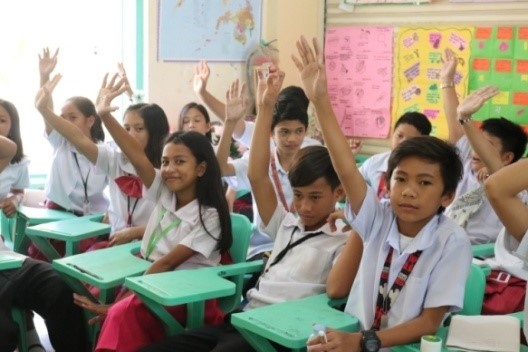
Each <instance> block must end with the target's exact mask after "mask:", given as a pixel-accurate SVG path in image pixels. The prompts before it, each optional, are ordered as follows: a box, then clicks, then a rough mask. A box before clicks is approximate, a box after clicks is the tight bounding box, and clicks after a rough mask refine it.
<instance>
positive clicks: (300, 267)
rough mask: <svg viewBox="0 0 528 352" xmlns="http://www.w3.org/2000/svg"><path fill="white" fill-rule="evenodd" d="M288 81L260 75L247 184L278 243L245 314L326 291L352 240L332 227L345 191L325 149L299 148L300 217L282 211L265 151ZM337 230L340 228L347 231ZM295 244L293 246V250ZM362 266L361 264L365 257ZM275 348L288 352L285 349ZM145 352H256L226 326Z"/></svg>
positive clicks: (294, 177)
mask: <svg viewBox="0 0 528 352" xmlns="http://www.w3.org/2000/svg"><path fill="white" fill-rule="evenodd" d="M282 79H283V75H281V73H280V72H277V71H275V70H274V68H272V69H271V73H270V75H269V77H268V78H267V79H265V78H264V77H262V76H261V75H260V76H259V80H260V81H261V82H265V85H264V86H263V87H259V88H258V89H259V92H258V95H259V97H261V98H260V99H259V100H258V101H257V104H258V108H259V109H258V111H259V113H258V115H257V120H256V125H255V127H256V130H255V131H256V132H257V133H256V134H255V136H254V138H253V140H252V143H251V150H252V153H251V154H250V158H249V170H250V171H249V178H250V180H251V185H252V186H253V189H254V190H255V191H254V195H255V200H256V202H257V206H258V210H259V213H260V214H261V217H262V223H261V225H260V226H261V229H262V230H263V231H264V232H265V233H267V234H269V236H271V237H272V238H273V239H274V247H273V252H272V253H273V254H272V255H271V257H270V259H269V261H268V262H267V265H266V270H264V272H263V273H262V274H261V276H260V280H259V284H258V286H256V287H255V288H252V289H251V290H250V291H249V292H248V304H247V305H246V307H245V308H244V309H246V310H249V309H253V308H257V307H261V306H265V305H268V304H273V303H277V302H282V301H287V300H291V299H295V298H300V297H305V296H309V295H314V294H318V293H322V292H324V289H325V279H326V276H327V275H328V272H329V270H330V268H331V267H332V263H333V262H334V261H335V259H336V257H337V256H338V255H339V253H340V252H341V250H342V248H343V244H344V243H345V241H346V240H347V237H348V236H347V234H346V233H343V232H341V231H340V230H337V231H332V230H331V229H330V226H329V225H328V224H327V223H326V218H327V217H328V216H329V215H330V214H331V213H332V212H333V210H334V205H335V202H336V201H337V200H338V199H339V198H340V197H341V196H342V194H343V189H342V187H341V185H340V184H339V180H338V178H337V175H336V173H335V171H334V169H333V167H332V163H331V160H330V155H329V154H328V151H327V150H326V148H325V147H322V146H311V147H306V148H303V149H301V150H300V151H299V152H298V153H297V154H296V156H295V159H294V161H293V164H292V167H291V169H290V172H289V174H288V177H289V179H290V182H291V185H292V187H293V189H294V194H295V196H294V200H293V202H294V204H295V208H296V209H297V210H298V212H299V217H297V216H296V215H295V214H294V213H292V212H289V211H288V209H286V208H284V206H283V205H282V204H281V203H280V202H279V201H278V199H277V196H276V195H275V192H274V190H273V183H272V181H271V178H270V176H269V174H268V168H269V158H270V152H269V149H268V148H267V145H268V131H269V130H270V129H271V124H272V114H273V107H274V106H275V102H276V100H277V95H278V94H279V91H280V86H281V84H282ZM232 87H233V86H232ZM263 88H265V90H264V91H263ZM235 92H236V89H234V90H231V91H230V94H229V95H230V96H231V97H233V93H235ZM235 95H236V93H235ZM230 101H231V99H230V98H228V100H227V107H228V109H227V114H226V116H227V117H226V122H225V123H226V127H227V125H232V126H234V125H236V123H237V121H238V119H240V118H243V116H244V115H243V109H242V110H241V111H242V114H239V115H231V114H230V111H233V110H232V109H230ZM239 112H240V110H239ZM230 139H231V135H227V134H224V135H223V136H222V139H221V142H220V143H229V141H230ZM339 225H340V226H339V227H340V228H341V225H344V224H343V223H340V224H339ZM300 241H302V242H300ZM289 244H295V245H294V246H292V247H290V248H289V249H287V248H288V245H289ZM282 253H284V254H282ZM359 254H360V256H361V252H359ZM360 256H359V257H360ZM356 260H357V261H358V262H359V258H356ZM276 348H278V349H279V350H283V348H282V349H281V346H276ZM142 351H181V352H184V351H189V352H191V351H192V352H202V351H203V352H205V351H215V352H230V351H237V352H244V351H253V349H252V348H251V346H250V345H249V343H248V342H247V341H246V340H245V339H244V338H243V337H242V335H240V334H239V333H238V331H237V330H236V329H235V328H234V327H233V326H232V325H231V324H230V323H229V322H226V323H224V324H221V325H216V326H210V327H206V328H200V329H195V330H191V331H188V332H184V333H182V334H178V335H175V336H172V337H170V338H169V339H167V340H166V341H164V342H161V343H159V344H155V345H152V346H149V347H146V348H144V349H143V350H142Z"/></svg>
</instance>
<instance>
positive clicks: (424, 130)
mask: <svg viewBox="0 0 528 352" xmlns="http://www.w3.org/2000/svg"><path fill="white" fill-rule="evenodd" d="M402 123H406V124H408V125H411V126H413V127H414V128H416V129H417V130H418V132H420V134H421V135H423V136H428V135H429V134H430V133H431V129H432V126H431V122H430V121H429V119H428V118H427V116H425V115H424V114H422V113H421V112H418V111H410V112H406V113H404V114H403V115H401V116H400V118H399V119H398V120H397V121H396V124H395V125H394V129H396V128H397V127H398V126H399V125H401V124H402Z"/></svg>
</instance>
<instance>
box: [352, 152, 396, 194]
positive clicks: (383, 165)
mask: <svg viewBox="0 0 528 352" xmlns="http://www.w3.org/2000/svg"><path fill="white" fill-rule="evenodd" d="M390 155H391V151H388V152H385V153H379V154H375V155H372V156H371V157H369V158H368V159H367V160H365V162H364V163H363V164H361V166H360V167H359V172H360V173H361V174H362V175H363V178H364V179H365V181H366V182H367V184H368V185H370V187H372V189H374V190H375V191H376V193H377V194H378V198H388V196H389V195H388V194H387V190H386V189H387V188H386V185H385V174H386V173H387V168H388V164H389V157H390Z"/></svg>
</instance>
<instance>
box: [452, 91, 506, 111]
mask: <svg viewBox="0 0 528 352" xmlns="http://www.w3.org/2000/svg"><path fill="white" fill-rule="evenodd" d="M497 94H499V89H498V88H497V87H494V86H485V87H482V88H480V89H477V90H476V91H474V92H473V93H471V94H470V95H468V96H467V97H466V99H464V101H462V102H461V103H460V104H459V105H458V107H457V114H458V116H459V118H467V117H471V115H473V114H474V113H475V112H477V111H478V110H479V109H480V108H481V107H482V105H484V103H485V102H487V101H488V100H489V99H491V98H493V97H494V96H496V95H497Z"/></svg>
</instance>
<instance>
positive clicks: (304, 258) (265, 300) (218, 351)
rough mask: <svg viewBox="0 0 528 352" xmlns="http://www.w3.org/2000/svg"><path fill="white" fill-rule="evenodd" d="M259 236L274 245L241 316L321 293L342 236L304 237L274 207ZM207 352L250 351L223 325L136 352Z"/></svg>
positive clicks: (325, 231)
mask: <svg viewBox="0 0 528 352" xmlns="http://www.w3.org/2000/svg"><path fill="white" fill-rule="evenodd" d="M336 225H337V228H338V229H341V228H343V226H344V223H342V222H341V221H338V223H337V224H336ZM261 230H262V231H263V232H265V233H267V234H268V235H269V236H270V237H272V238H273V239H274V240H275V245H274V247H273V252H272V253H273V254H272V255H271V257H270V258H269V260H268V262H267V265H266V269H265V270H264V272H263V273H262V275H261V276H260V280H259V282H258V284H257V286H256V287H255V288H253V289H251V290H250V291H248V296H247V297H248V300H249V302H248V304H247V305H246V306H245V307H244V310H249V309H253V308H258V307H262V306H266V305H268V304H273V303H279V302H284V301H288V300H292V299H297V298H302V297H307V296H311V295H316V294H320V293H323V292H325V290H326V278H327V276H328V273H329V272H330V269H331V267H332V265H333V264H334V262H335V260H336V258H337V256H338V255H339V254H340V253H341V250H342V249H343V247H344V245H345V243H346V241H347V239H348V233H343V232H341V231H340V230H337V231H335V232H331V230H330V227H329V225H328V224H325V225H324V226H322V227H321V228H320V229H318V230H317V231H305V230H304V224H303V223H302V222H301V220H300V219H299V218H297V217H295V215H294V214H292V213H290V212H287V211H286V210H285V209H284V207H283V206H282V205H280V204H279V205H278V206H277V208H276V209H275V212H274V213H273V216H272V218H271V220H270V221H269V223H268V225H267V226H262V225H261ZM314 233H317V235H315V236H314V237H311V238H309V239H307V240H306V241H304V242H302V243H299V244H298V245H297V246H295V247H293V248H291V249H290V250H288V251H287V252H285V255H284V256H283V257H282V259H281V260H279V261H278V262H276V264H274V265H272V263H273V262H274V261H275V260H276V259H277V257H278V255H279V253H280V252H281V251H282V250H283V249H284V248H286V247H287V246H288V244H290V243H294V242H295V241H297V240H299V239H300V238H303V237H306V236H310V234H314ZM274 347H275V348H276V349H277V350H278V351H283V350H287V349H285V348H284V347H282V346H279V345H275V346H274ZM213 348H214V351H215V352H231V351H237V352H245V351H253V348H252V347H251V346H250V345H249V343H248V342H247V341H246V340H245V339H244V338H243V337H242V335H240V333H239V332H238V331H237V330H236V329H235V328H234V327H233V326H232V325H231V324H230V323H229V322H226V323H224V324H220V325H216V326H208V327H204V328H199V329H194V330H191V331H187V332H184V333H181V334H178V335H175V336H171V337H169V338H168V339H167V340H165V341H163V342H160V343H158V344H155V345H152V346H148V347H146V348H144V349H142V350H141V351H145V352H147V351H151V352H154V351H156V352H161V351H179V352H206V351H212V350H213Z"/></svg>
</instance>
